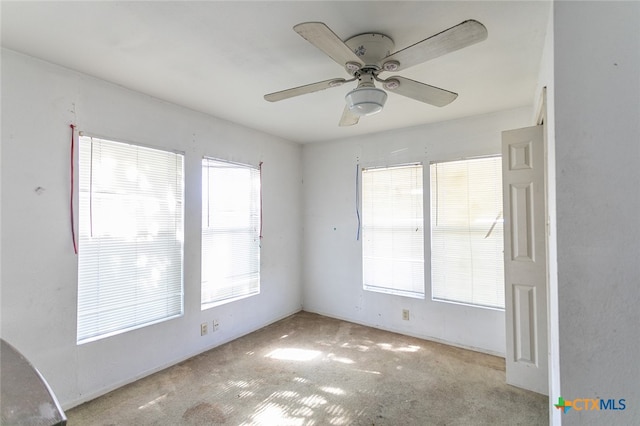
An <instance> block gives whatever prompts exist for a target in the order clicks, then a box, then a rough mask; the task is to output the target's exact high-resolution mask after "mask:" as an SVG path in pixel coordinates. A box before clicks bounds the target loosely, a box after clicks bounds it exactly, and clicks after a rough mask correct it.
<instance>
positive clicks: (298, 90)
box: [264, 78, 352, 102]
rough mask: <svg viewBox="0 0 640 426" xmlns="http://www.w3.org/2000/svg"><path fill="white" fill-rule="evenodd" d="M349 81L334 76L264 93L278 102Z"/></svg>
mask: <svg viewBox="0 0 640 426" xmlns="http://www.w3.org/2000/svg"><path fill="white" fill-rule="evenodd" d="M347 81H352V80H345V79H344V78H332V79H331V80H325V81H319V82H317V83H311V84H307V85H305V86H300V87H294V88H292V89H287V90H282V91H280V92H274V93H269V94H268V95H264V99H265V100H266V101H269V102H277V101H281V100H283V99H288V98H293V97H294V96H300V95H306V94H307V93H313V92H318V91H320V90H324V89H329V88H331V87H338V86H342V85H343V84H344V83H346V82H347Z"/></svg>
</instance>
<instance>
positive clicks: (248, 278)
mask: <svg viewBox="0 0 640 426" xmlns="http://www.w3.org/2000/svg"><path fill="white" fill-rule="evenodd" d="M260 219H261V218H260V170H259V169H257V168H255V167H251V166H247V165H243V164H234V163H229V162H225V161H220V160H214V159H211V158H204V159H203V160H202V283H201V292H202V295H201V308H202V309H206V308H209V307H211V306H215V305H219V304H221V303H226V302H230V301H233V300H236V299H239V298H242V297H247V296H251V295H254V294H258V293H260Z"/></svg>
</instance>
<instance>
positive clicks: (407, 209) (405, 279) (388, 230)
mask: <svg viewBox="0 0 640 426" xmlns="http://www.w3.org/2000/svg"><path fill="white" fill-rule="evenodd" d="M422 198H423V194H422V165H421V164H412V165H404V166H396V167H388V168H372V169H364V170H363V171H362V266H363V281H364V289H365V290H371V291H379V292H383V293H392V294H397V295H402V296H409V297H416V298H424V219H423V209H422V205H423V202H422Z"/></svg>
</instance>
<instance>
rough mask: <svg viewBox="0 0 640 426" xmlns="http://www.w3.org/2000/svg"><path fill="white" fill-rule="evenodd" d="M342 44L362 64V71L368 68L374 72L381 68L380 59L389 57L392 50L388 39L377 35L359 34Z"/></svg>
mask: <svg viewBox="0 0 640 426" xmlns="http://www.w3.org/2000/svg"><path fill="white" fill-rule="evenodd" d="M344 43H345V44H346V45H347V46H348V47H349V48H350V49H351V50H352V51H353V52H354V53H355V54H356V56H358V58H359V59H360V60H361V61H362V62H363V63H364V67H362V69H367V68H370V69H373V70H376V71H379V70H380V69H381V68H382V63H381V62H382V59H383V58H386V57H387V56H389V55H390V54H391V52H392V51H393V48H394V43H393V40H392V39H391V38H390V37H388V36H386V35H384V34H378V33H365V34H360V35H357V36H354V37H351V38H350V39H348V40H347V41H345V42H344ZM352 74H353V73H352Z"/></svg>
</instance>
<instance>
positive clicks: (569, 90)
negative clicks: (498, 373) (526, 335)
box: [553, 1, 640, 425]
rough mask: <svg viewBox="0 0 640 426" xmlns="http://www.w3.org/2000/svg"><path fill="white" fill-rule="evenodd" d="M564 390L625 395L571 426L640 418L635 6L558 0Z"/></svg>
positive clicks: (639, 48) (639, 81)
mask: <svg viewBox="0 0 640 426" xmlns="http://www.w3.org/2000/svg"><path fill="white" fill-rule="evenodd" d="M553 19H554V51H555V55H554V62H555V65H554V69H555V76H554V79H555V96H554V98H555V149H556V191H557V197H556V205H557V248H558V311H559V323H560V330H559V333H560V336H559V337H560V352H559V354H560V376H561V377H560V385H561V393H562V396H563V397H564V398H565V399H574V398H597V397H599V398H604V399H609V398H614V399H616V400H618V399H621V398H624V399H626V401H627V408H626V410H624V411H617V412H611V411H597V412H591V411H575V410H572V411H570V412H569V413H567V414H564V415H563V416H562V422H563V424H566V425H573V424H581V425H585V424H640V386H639V383H640V362H638V353H640V331H639V327H640V309H639V306H640V219H639V216H638V212H640V188H639V187H638V184H639V183H640V168H639V167H638V165H639V164H640V29H639V27H638V22H640V2H564V1H562V2H555V5H554V18H553Z"/></svg>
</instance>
